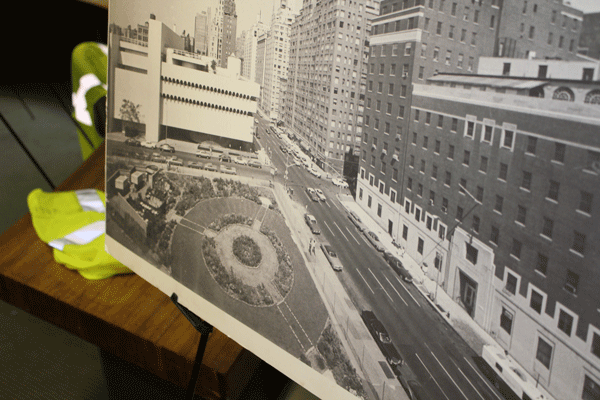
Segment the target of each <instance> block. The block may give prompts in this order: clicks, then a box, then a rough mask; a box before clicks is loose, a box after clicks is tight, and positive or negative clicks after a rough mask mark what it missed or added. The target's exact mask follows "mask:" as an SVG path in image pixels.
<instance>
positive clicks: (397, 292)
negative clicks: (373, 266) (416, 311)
mask: <svg viewBox="0 0 600 400" xmlns="http://www.w3.org/2000/svg"><path fill="white" fill-rule="evenodd" d="M384 278H385V280H386V281H388V283H389V284H390V286H391V287H392V289H394V291H395V292H396V294H397V295H398V297H400V300H402V301H403V302H404V304H405V305H406V306H407V307H408V303H407V302H406V300H404V299H403V298H402V296H401V295H400V292H399V291H398V290H397V289H396V287H395V286H394V285H392V282H390V280H389V279H388V278H387V276H384Z"/></svg>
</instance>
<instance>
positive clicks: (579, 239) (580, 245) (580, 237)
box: [571, 231, 585, 255]
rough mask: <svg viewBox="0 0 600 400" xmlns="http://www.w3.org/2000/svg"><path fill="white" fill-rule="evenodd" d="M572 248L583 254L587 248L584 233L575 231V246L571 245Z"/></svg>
mask: <svg viewBox="0 0 600 400" xmlns="http://www.w3.org/2000/svg"><path fill="white" fill-rule="evenodd" d="M571 249H572V250H575V251H576V252H577V253H579V254H581V255H583V253H584V250H585V235H584V234H583V233H580V232H577V231H574V232H573V246H571Z"/></svg>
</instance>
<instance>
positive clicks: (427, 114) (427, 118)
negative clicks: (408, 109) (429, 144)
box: [425, 111, 431, 125]
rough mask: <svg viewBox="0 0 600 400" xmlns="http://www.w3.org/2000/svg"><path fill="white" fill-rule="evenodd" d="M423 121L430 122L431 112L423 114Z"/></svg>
mask: <svg viewBox="0 0 600 400" xmlns="http://www.w3.org/2000/svg"><path fill="white" fill-rule="evenodd" d="M425 123H426V124H427V125H429V124H431V113H430V112H429V111H428V112H427V113H426V114H425Z"/></svg>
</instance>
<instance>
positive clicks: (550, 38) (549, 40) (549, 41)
mask: <svg viewBox="0 0 600 400" xmlns="http://www.w3.org/2000/svg"><path fill="white" fill-rule="evenodd" d="M548 44H550V45H551V44H552V32H550V33H548Z"/></svg>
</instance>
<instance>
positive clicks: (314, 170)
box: [308, 167, 321, 178]
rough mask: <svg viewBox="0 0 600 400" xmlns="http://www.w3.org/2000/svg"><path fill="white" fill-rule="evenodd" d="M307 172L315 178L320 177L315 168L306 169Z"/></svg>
mask: <svg viewBox="0 0 600 400" xmlns="http://www.w3.org/2000/svg"><path fill="white" fill-rule="evenodd" d="M308 172H310V173H311V174H312V175H314V176H316V177H317V178H320V177H321V172H320V171H319V170H318V169H316V168H315V167H310V168H309V169H308Z"/></svg>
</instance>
